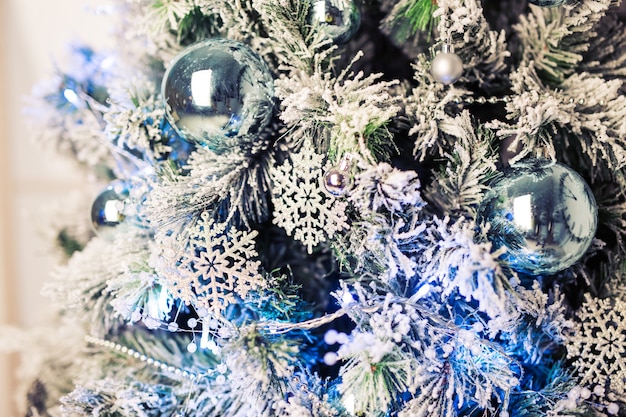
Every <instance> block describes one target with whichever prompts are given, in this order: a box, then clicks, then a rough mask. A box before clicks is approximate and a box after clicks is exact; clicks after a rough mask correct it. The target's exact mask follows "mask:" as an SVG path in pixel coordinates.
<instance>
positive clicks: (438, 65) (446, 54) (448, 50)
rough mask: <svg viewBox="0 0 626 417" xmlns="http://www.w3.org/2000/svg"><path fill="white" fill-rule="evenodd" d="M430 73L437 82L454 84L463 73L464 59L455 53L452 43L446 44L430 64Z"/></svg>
mask: <svg viewBox="0 0 626 417" xmlns="http://www.w3.org/2000/svg"><path fill="white" fill-rule="evenodd" d="M430 73H431V74H432V76H433V77H434V78H435V80H436V81H437V82H440V83H442V84H446V85H448V84H452V83H454V82H456V81H457V80H458V79H459V78H460V77H461V74H463V61H461V58H459V56H458V55H457V54H455V53H454V50H453V48H452V45H449V44H444V45H443V47H442V48H441V51H440V52H439V53H437V56H435V59H433V62H432V63H431V64H430Z"/></svg>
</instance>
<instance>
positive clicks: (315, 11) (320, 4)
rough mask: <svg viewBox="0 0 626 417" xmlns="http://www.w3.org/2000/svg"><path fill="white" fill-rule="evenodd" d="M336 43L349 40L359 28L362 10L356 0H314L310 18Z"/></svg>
mask: <svg viewBox="0 0 626 417" xmlns="http://www.w3.org/2000/svg"><path fill="white" fill-rule="evenodd" d="M309 20H310V21H311V23H312V24H315V25H319V26H320V29H321V30H322V31H323V32H324V33H325V34H326V35H328V37H329V38H330V39H332V40H333V42H335V43H336V44H344V43H346V42H348V41H349V40H350V39H351V38H352V37H353V36H354V34H355V33H356V32H357V30H359V27H360V25H361V12H360V10H359V7H358V5H357V3H356V2H354V1H350V0H314V1H312V3H311V11H310V19H309Z"/></svg>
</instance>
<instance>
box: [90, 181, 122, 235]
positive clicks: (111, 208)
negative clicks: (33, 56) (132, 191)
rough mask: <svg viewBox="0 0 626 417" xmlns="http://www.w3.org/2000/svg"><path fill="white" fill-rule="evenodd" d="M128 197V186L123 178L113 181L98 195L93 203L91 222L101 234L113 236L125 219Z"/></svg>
mask: <svg viewBox="0 0 626 417" xmlns="http://www.w3.org/2000/svg"><path fill="white" fill-rule="evenodd" d="M128 198H129V191H128V186H127V184H126V182H124V181H123V180H117V181H113V182H112V183H111V184H109V185H108V186H107V187H106V188H105V189H104V190H103V191H102V192H101V193H100V194H99V195H98V196H97V197H96V199H95V200H94V202H93V203H92V205H91V224H92V225H93V228H94V230H95V231H96V233H97V234H98V235H99V236H102V237H106V238H108V237H111V235H112V234H113V233H114V229H115V227H116V226H118V225H119V224H120V223H122V222H123V221H124V219H125V218H126V215H125V208H126V204H127V202H128Z"/></svg>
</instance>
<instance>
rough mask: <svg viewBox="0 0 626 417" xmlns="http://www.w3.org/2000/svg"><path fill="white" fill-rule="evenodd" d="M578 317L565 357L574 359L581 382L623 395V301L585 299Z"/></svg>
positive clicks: (625, 374)
mask: <svg viewBox="0 0 626 417" xmlns="http://www.w3.org/2000/svg"><path fill="white" fill-rule="evenodd" d="M578 318H579V320H580V322H581V326H580V329H579V331H578V333H577V334H574V335H572V336H570V343H569V345H568V346H567V354H568V357H570V358H575V359H576V361H575V362H574V366H575V367H576V370H577V371H578V374H579V376H580V377H581V383H582V384H583V385H587V386H592V385H600V386H606V387H610V390H611V391H612V392H613V393H615V394H616V395H618V396H623V395H626V302H624V301H623V300H619V299H597V298H591V297H590V296H587V298H586V301H585V303H584V304H583V306H582V307H581V309H580V311H579V312H578Z"/></svg>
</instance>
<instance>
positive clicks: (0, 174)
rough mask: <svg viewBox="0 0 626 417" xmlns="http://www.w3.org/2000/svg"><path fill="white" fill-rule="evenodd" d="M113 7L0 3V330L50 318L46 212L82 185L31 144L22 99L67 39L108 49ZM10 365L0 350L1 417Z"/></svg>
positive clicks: (10, 412) (9, 411)
mask: <svg viewBox="0 0 626 417" xmlns="http://www.w3.org/2000/svg"><path fill="white" fill-rule="evenodd" d="M111 3H112V1H111V0H109V1H106V0H58V1H54V2H48V1H45V0H29V1H24V0H3V1H0V19H2V22H1V25H0V28H1V29H0V30H1V31H2V34H1V35H0V39H1V47H0V59H1V60H2V65H1V66H0V82H1V83H2V84H1V85H0V325H4V324H10V325H16V326H20V327H23V328H29V327H33V326H42V325H45V323H46V322H48V321H50V316H51V314H50V313H51V311H52V308H51V306H50V303H49V302H48V300H47V299H46V298H44V297H42V296H41V294H40V289H41V286H42V285H43V283H44V282H45V281H46V280H48V279H49V272H50V270H51V269H52V267H53V265H54V264H55V263H57V261H58V259H59V258H58V255H57V254H56V253H54V252H53V251H51V249H50V248H51V242H49V241H47V239H46V238H45V237H44V234H43V233H42V230H45V222H46V213H47V209H49V208H50V206H51V205H57V206H58V205H59V204H63V198H64V196H67V195H68V193H69V192H71V191H72V190H75V189H77V188H79V187H84V186H85V184H86V183H87V179H86V178H85V174H84V173H83V172H81V171H79V170H78V169H77V167H76V166H75V165H74V163H73V162H72V161H69V160H67V159H64V158H63V157H60V156H58V155H57V154H55V153H54V152H53V151H52V150H44V149H42V146H41V145H37V144H35V143H34V141H33V138H32V134H31V133H30V131H31V130H29V129H30V128H29V120H28V118H29V116H27V115H26V114H25V113H24V106H25V103H26V100H25V98H26V97H27V96H28V95H29V93H30V91H31V89H32V87H33V85H34V84H36V83H37V82H39V81H40V80H42V79H48V78H50V76H51V75H52V74H53V69H54V67H55V62H56V63H58V67H61V68H67V65H68V60H67V56H68V51H69V48H68V45H69V44H70V43H71V42H81V43H86V44H88V45H91V46H93V47H94V48H95V49H96V50H100V49H105V48H112V47H113V43H112V37H111V36H110V34H111V31H112V28H111V26H112V21H113V17H112V16H111V15H110V14H109V13H107V11H108V8H107V5H108V6H110V5H111ZM85 216H89V213H85ZM48 220H49V219H48ZM16 361H17V358H16V357H14V356H7V355H4V354H1V353H0V416H2V417H17V416H18V414H17V411H16V408H15V402H14V398H13V397H14V393H13V390H12V387H13V386H14V385H15V379H14V378H15V377H14V372H15V370H16V369H17V366H16Z"/></svg>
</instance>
